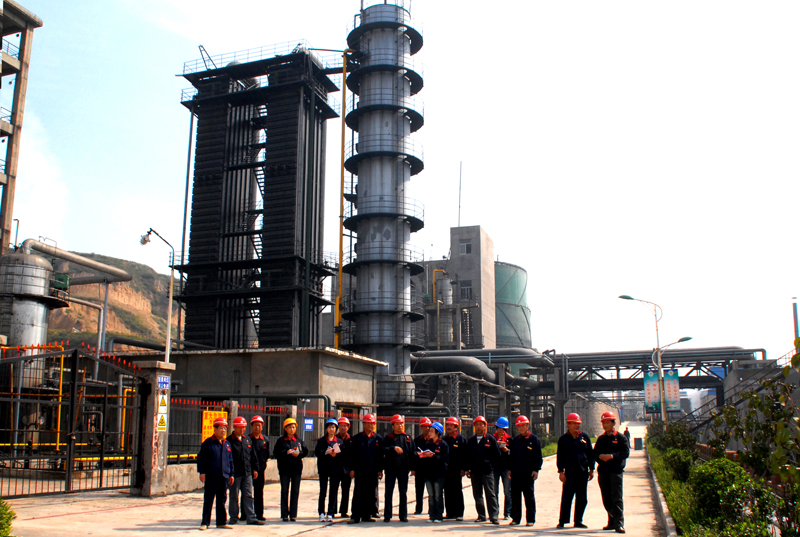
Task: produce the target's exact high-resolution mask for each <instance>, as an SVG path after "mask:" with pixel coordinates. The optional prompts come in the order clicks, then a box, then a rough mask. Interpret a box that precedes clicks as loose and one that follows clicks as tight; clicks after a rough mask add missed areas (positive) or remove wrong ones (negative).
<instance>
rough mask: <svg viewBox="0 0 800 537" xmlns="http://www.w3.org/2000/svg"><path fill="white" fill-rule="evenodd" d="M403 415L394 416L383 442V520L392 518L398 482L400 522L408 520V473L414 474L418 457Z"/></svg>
mask: <svg viewBox="0 0 800 537" xmlns="http://www.w3.org/2000/svg"><path fill="white" fill-rule="evenodd" d="M404 425H405V420H404V419H403V416H401V415H399V414H395V415H394V416H392V432H391V433H389V434H388V435H386V438H384V444H383V470H384V472H385V473H386V484H385V485H384V486H385V487H386V490H385V491H384V497H383V521H384V522H389V521H390V520H391V519H392V496H394V485H395V483H397V493H398V495H399V496H400V507H399V508H398V511H399V513H398V516H399V517H400V522H408V475H409V472H410V473H411V475H413V474H414V462H415V460H416V458H417V456H416V448H415V447H414V441H413V440H411V437H410V436H408V435H407V434H406V433H405V432H404V431H403V426H404Z"/></svg>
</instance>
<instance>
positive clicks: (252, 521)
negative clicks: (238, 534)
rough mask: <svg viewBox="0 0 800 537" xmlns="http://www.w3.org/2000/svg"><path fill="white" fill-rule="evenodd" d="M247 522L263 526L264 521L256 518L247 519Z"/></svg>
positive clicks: (251, 524)
mask: <svg viewBox="0 0 800 537" xmlns="http://www.w3.org/2000/svg"><path fill="white" fill-rule="evenodd" d="M247 524H248V525H250V526H263V525H264V523H263V522H261V521H260V520H258V519H256V520H248V521H247Z"/></svg>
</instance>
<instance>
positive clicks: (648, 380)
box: [644, 371, 661, 412]
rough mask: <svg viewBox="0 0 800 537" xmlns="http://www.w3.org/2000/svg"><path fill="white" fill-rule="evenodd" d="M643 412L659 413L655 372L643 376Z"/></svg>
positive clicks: (659, 403) (659, 400)
mask: <svg viewBox="0 0 800 537" xmlns="http://www.w3.org/2000/svg"><path fill="white" fill-rule="evenodd" d="M644 410H645V412H661V397H660V394H659V390H658V373H657V372H655V371H648V372H647V373H645V375H644Z"/></svg>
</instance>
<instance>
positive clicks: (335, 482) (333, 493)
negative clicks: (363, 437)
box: [314, 418, 344, 522]
mask: <svg viewBox="0 0 800 537" xmlns="http://www.w3.org/2000/svg"><path fill="white" fill-rule="evenodd" d="M338 428H339V422H338V421H336V419H335V418H331V419H329V420H328V421H327V422H326V423H325V435H324V436H322V437H320V439H319V440H317V445H316V447H315V448H314V455H316V457H317V474H318V475H319V501H318V502H317V512H318V513H319V521H320V522H332V521H333V515H335V514H336V506H337V495H338V493H339V482H340V481H341V480H342V476H343V475H344V463H343V461H344V442H343V441H342V439H341V438H339V437H338V436H336V431H337V430H338ZM329 489H330V490H329ZM328 492H330V494H329V495H328V510H327V512H326V511H325V496H326V494H328Z"/></svg>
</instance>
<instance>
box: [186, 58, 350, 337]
mask: <svg viewBox="0 0 800 537" xmlns="http://www.w3.org/2000/svg"><path fill="white" fill-rule="evenodd" d="M196 65H197V64H196V62H195V63H187V65H186V66H184V77H185V78H186V79H187V80H189V81H190V82H191V83H192V85H193V86H194V88H195V90H196V91H192V92H188V93H187V92H184V95H183V97H182V99H181V100H182V104H183V105H184V106H186V107H187V108H189V109H190V110H192V112H193V113H194V114H196V116H197V137H196V145H195V165H194V182H193V196H192V207H191V224H190V234H189V258H188V262H187V263H186V264H184V265H182V266H179V267H177V268H179V270H181V271H182V272H183V273H184V274H185V276H186V285H185V287H184V289H183V291H182V292H181V293H180V294H179V296H178V300H180V301H181V302H183V304H184V307H185V310H186V329H185V337H186V339H189V340H191V341H195V342H197V343H200V344H203V345H210V346H214V347H217V348H247V347H255V346H258V347H281V346H287V347H288V346H311V345H315V344H317V343H318V342H319V322H318V317H319V313H320V312H321V310H322V309H323V308H324V307H325V306H326V305H329V304H331V302H330V301H329V300H327V299H326V298H325V296H324V294H323V279H324V278H326V277H328V276H332V275H333V274H334V272H333V271H334V270H335V269H336V266H337V262H338V261H337V260H336V258H335V257H333V256H326V255H324V254H323V252H322V240H323V200H324V168H325V120H327V119H330V118H333V117H338V113H337V112H336V111H335V110H334V108H332V107H331V105H330V104H329V103H328V93H329V92H332V91H338V88H337V86H336V85H335V84H334V83H333V82H332V81H331V80H330V79H329V78H328V77H327V75H326V73H327V72H329V71H328V70H326V69H325V68H324V67H323V66H322V65H321V64H320V62H319V61H318V60H317V59H315V57H314V56H312V55H311V54H310V53H309V52H308V51H307V50H306V49H305V48H303V47H301V46H299V45H298V47H297V48H295V49H294V50H293V51H291V52H289V53H287V54H283V55H278V56H274V57H270V58H266V59H258V60H256V61H247V62H244V63H238V62H237V61H231V62H230V63H229V64H228V65H226V66H224V67H219V68H217V67H216V66H215V65H213V63H212V65H210V66H209V65H208V64H206V65H205V67H206V69H204V70H202V71H196V70H195V68H194V67H195V66H196ZM209 67H211V68H209Z"/></svg>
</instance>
